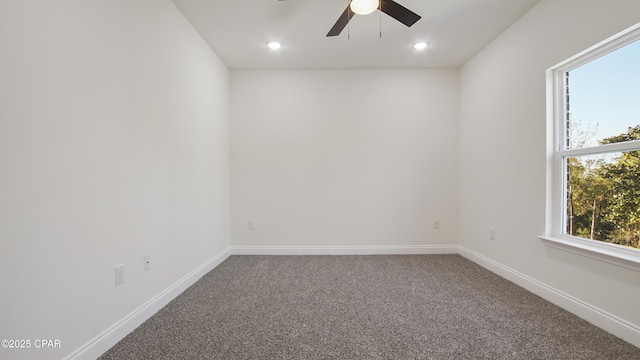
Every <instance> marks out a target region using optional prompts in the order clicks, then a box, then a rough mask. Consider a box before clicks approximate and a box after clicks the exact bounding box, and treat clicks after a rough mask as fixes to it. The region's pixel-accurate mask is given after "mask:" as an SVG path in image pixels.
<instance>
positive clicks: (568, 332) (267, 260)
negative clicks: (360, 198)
mask: <svg viewBox="0 0 640 360" xmlns="http://www.w3.org/2000/svg"><path fill="white" fill-rule="evenodd" d="M100 359H102V360H107V359H640V348H637V347H634V346H633V345H630V344H629V343H626V342H624V341H622V340H620V339H618V338H616V337H615V336H613V335H610V334H608V333H607V332H605V331H603V330H600V329H599V328H597V327H595V326H593V325H591V324H589V323H587V322H586V321H584V320H582V319H580V318H578V317H577V316H574V315H572V314H570V313H568V312H566V311H564V310H562V309H560V308H559V307H557V306H555V305H552V304H550V303H549V302H547V301H545V300H543V299H542V298H540V297H538V296H536V295H533V294H532V293H530V292H528V291H526V290H524V289H523V288H521V287H518V286H517V285H514V284H513V283H510V282H508V281H506V280H504V279H503V278H500V277H498V276H497V275H495V274H493V273H491V272H489V271H487V270H485V269H483V268H482V267H480V266H478V265H476V264H474V263H472V262H470V261H468V260H466V259H464V258H463V257H461V256H458V255H398V256H231V257H230V258H228V259H227V260H226V261H224V262H223V263H222V264H220V265H219V266H218V267H217V268H216V269H214V270H213V271H211V272H210V273H208V274H207V275H205V276H204V277H203V278H202V279H201V280H199V281H198V282H197V283H196V284H194V285H193V286H192V287H190V288H189V289H187V290H186V291H185V292H184V293H183V294H181V295H180V296H178V297H177V298H176V299H175V300H173V301H172V302H171V303H169V304H168V305H167V306H166V307H164V308H163V309H162V310H160V311H159V312H158V313H157V314H156V315H154V316H153V317H152V318H150V319H149V320H148V321H146V322H145V323H144V324H142V325H141V326H140V327H139V328H137V329H136V330H135V331H133V332H132V333H131V334H129V335H128V336H127V337H126V338H124V339H123V340H122V341H120V342H119V343H118V344H116V345H115V346H114V347H113V348H112V349H111V350H109V351H107V352H106V353H105V354H104V355H103V356H102V357H100Z"/></svg>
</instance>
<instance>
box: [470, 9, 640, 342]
mask: <svg viewBox="0 0 640 360" xmlns="http://www.w3.org/2000/svg"><path fill="white" fill-rule="evenodd" d="M639 21H640V2H639V1H637V0H611V1H601V0H562V1H558V0H543V1H541V2H540V3H539V4H538V5H537V6H536V7H534V8H533V9H532V10H531V11H529V12H528V13H527V14H525V15H524V16H523V17H522V18H521V19H520V20H519V21H518V22H516V23H515V24H514V25H513V26H511V27H510V28H509V29H508V30H507V31H505V32H504V33H503V34H502V35H501V36H500V37H498V38H497V39H496V40H494V41H493V43H491V44H490V45H489V46H487V47H486V48H485V49H484V50H483V51H482V52H480V53H479V54H477V55H476V56H475V57H474V58H473V59H472V60H471V61H469V62H468V63H467V64H466V65H465V66H464V67H463V68H462V69H461V73H460V78H461V87H460V92H461V100H460V101H461V108H460V113H461V123H460V142H461V146H460V224H461V226H460V243H461V245H463V246H464V247H467V248H469V249H471V250H473V251H475V252H477V253H480V254H481V255H483V256H486V257H488V258H489V259H491V260H493V261H495V262H498V263H500V264H503V265H505V266H507V267H509V268H511V269H514V270H516V271H518V272H521V273H522V274H524V275H525V276H528V277H531V278H532V279H535V280H537V281H540V282H542V283H544V284H546V285H548V286H550V287H552V288H555V289H557V290H559V291H561V292H564V293H566V294H568V295H569V296H573V297H575V298H577V299H579V300H580V301H582V302H584V303H586V304H589V305H591V306H593V307H595V308H597V309H599V310H601V311H603V312H604V313H609V314H611V315H613V317H618V318H620V319H622V322H623V323H624V322H627V323H628V324H631V325H632V326H635V329H636V330H635V331H636V337H637V331H638V329H640V327H639V326H640V311H638V299H640V276H638V274H639V273H638V272H636V271H632V270H628V269H625V268H621V267H617V266H615V265H610V264H608V263H603V262H600V261H597V260H593V259H589V258H585V257H581V256H579V255H576V254H572V253H567V252H563V251H560V250H556V249H552V248H548V247H545V246H544V245H543V244H542V242H541V240H539V239H537V238H536V236H538V235H542V234H543V233H544V228H545V227H544V226H545V224H544V221H545V131H546V130H545V124H546V119H545V106H546V105H545V70H546V69H547V68H549V67H551V66H553V65H555V64H557V63H559V62H560V61H562V60H564V59H566V58H568V57H570V56H572V55H574V54H576V53H578V52H580V51H582V50H584V49H586V48H588V47H590V46H592V45H594V44H596V43H598V42H600V41H602V40H604V39H606V38H608V37H609V36H611V35H613V34H615V33H617V32H619V31H621V30H623V29H625V28H627V27H629V26H631V25H633V24H634V23H636V22H639ZM490 227H494V228H495V229H496V240H495V241H491V240H489V228H490ZM638 339H640V338H637V339H636V340H638Z"/></svg>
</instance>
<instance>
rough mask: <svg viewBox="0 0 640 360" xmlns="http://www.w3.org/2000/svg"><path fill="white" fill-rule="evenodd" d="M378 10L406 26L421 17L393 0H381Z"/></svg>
mask: <svg viewBox="0 0 640 360" xmlns="http://www.w3.org/2000/svg"><path fill="white" fill-rule="evenodd" d="M380 10H381V11H382V12H383V13H385V14H387V15H389V16H391V17H392V18H394V19H396V20H398V21H400V22H401V23H403V24H405V25H407V26H411V25H413V24H415V23H416V21H418V20H420V17H421V16H420V15H418V14H416V13H414V12H413V11H411V10H409V9H407V8H406V7H404V6H402V5H400V4H398V3H397V2H395V1H393V0H381V1H380Z"/></svg>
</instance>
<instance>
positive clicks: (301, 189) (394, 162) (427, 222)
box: [230, 70, 458, 247]
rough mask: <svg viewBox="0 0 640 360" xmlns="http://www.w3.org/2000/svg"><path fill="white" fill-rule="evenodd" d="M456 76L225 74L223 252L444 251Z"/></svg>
mask: <svg viewBox="0 0 640 360" xmlns="http://www.w3.org/2000/svg"><path fill="white" fill-rule="evenodd" d="M457 73H458V72H457V70H359V71H346V70H345V71H340V70H317V71H316V70H305V71H231V87H230V89H231V117H232V121H231V145H232V146H231V165H232V166H231V184H232V185H231V194H232V195H231V204H232V205H231V218H232V221H231V224H232V226H231V234H232V239H233V240H232V241H233V244H234V246H253V247H255V246H294V247H295V246H329V247H335V246H379V245H385V246H397V245H441V244H455V242H456V239H457V228H458V221H457V216H458V195H457V192H458V167H457V159H458V139H457V136H458V75H457ZM433 219H440V221H441V229H440V230H434V229H433V228H432V220H433ZM248 221H253V222H254V226H255V229H254V230H249V229H248V226H247V224H248Z"/></svg>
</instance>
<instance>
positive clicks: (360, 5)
mask: <svg viewBox="0 0 640 360" xmlns="http://www.w3.org/2000/svg"><path fill="white" fill-rule="evenodd" d="M379 6H380V0H351V4H349V7H350V8H351V11H353V12H354V13H356V14H358V15H368V14H371V13H372V12H374V11H376V9H377V8H378V7H379Z"/></svg>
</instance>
